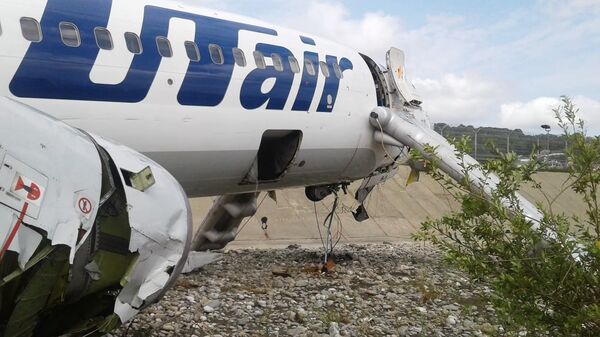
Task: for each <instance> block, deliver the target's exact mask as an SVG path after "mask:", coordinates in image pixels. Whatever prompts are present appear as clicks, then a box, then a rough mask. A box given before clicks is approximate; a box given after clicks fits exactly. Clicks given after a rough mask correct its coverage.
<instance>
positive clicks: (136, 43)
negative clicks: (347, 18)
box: [125, 32, 143, 54]
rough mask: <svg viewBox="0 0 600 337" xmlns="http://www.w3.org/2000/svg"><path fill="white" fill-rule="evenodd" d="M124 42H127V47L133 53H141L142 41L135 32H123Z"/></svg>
mask: <svg viewBox="0 0 600 337" xmlns="http://www.w3.org/2000/svg"><path fill="white" fill-rule="evenodd" d="M125 43H126V44H127V49H128V50H129V51H130V52H131V53H133V54H141V53H142V51H143V49H142V41H140V37H139V36H138V35H137V34H136V33H131V32H127V33H125Z"/></svg>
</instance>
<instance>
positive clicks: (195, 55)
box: [185, 41, 200, 62]
mask: <svg viewBox="0 0 600 337" xmlns="http://www.w3.org/2000/svg"><path fill="white" fill-rule="evenodd" d="M185 52H186V53H187V56H188V58H189V59H190V61H194V62H198V61H200V51H199V50H198V45H197V44H196V42H194V41H186V42H185Z"/></svg>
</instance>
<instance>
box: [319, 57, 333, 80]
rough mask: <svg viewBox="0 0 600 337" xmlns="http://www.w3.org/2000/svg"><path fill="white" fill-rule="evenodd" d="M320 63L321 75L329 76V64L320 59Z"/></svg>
mask: <svg viewBox="0 0 600 337" xmlns="http://www.w3.org/2000/svg"><path fill="white" fill-rule="evenodd" d="M319 63H320V64H321V72H322V73H323V76H325V77H326V78H329V76H331V74H330V73H329V66H328V65H327V63H325V62H323V61H321V62H319Z"/></svg>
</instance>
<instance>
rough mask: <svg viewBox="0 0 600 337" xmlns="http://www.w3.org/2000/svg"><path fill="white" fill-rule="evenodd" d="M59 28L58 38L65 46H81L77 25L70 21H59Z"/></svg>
mask: <svg viewBox="0 0 600 337" xmlns="http://www.w3.org/2000/svg"><path fill="white" fill-rule="evenodd" d="M58 29H59V30H60V38H61V40H62V42H63V43H64V44H65V46H67V47H73V48H77V47H79V46H81V37H80V36H79V29H78V28H77V26H75V25H74V24H72V23H70V22H61V23H60V24H59V25H58Z"/></svg>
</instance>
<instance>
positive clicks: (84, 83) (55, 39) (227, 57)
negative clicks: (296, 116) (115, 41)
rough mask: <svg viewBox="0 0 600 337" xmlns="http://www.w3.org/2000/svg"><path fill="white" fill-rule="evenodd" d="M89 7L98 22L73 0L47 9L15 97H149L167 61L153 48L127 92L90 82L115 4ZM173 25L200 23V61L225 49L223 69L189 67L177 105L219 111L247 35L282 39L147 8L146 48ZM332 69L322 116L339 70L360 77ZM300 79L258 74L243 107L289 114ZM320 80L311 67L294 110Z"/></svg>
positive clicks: (134, 68)
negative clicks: (63, 31) (67, 31)
mask: <svg viewBox="0 0 600 337" xmlns="http://www.w3.org/2000/svg"><path fill="white" fill-rule="evenodd" d="M85 6H86V7H85V11H86V13H93V14H94V15H82V14H81V13H75V12H74V11H73V3H72V0H49V1H48V4H47V6H46V8H45V11H44V14H43V17H42V20H41V26H42V31H43V32H44V39H43V41H42V42H40V43H32V44H31V45H30V47H29V50H28V51H27V54H26V55H25V57H24V59H23V61H22V63H21V65H20V66H19V69H18V70H17V72H16V74H15V76H14V77H13V79H12V81H11V83H10V90H11V92H12V93H13V94H14V95H15V96H17V97H23V98H43V99H63V100H79V101H109V102H123V103H137V102H140V101H142V100H143V99H144V98H145V97H146V96H147V95H148V91H149V90H150V87H151V85H152V82H153V81H154V79H155V77H156V74H157V71H158V68H159V66H160V62H161V60H162V57H161V56H160V54H159V53H158V50H157V49H156V48H147V49H146V50H145V51H144V52H143V53H142V54H138V55H135V56H134V58H133V62H132V64H131V67H130V68H129V70H128V72H127V75H126V77H125V79H124V80H123V82H121V83H120V84H116V85H111V84H97V83H93V82H92V81H91V80H90V72H91V70H92V67H93V66H94V63H95V61H96V58H97V57H98V53H99V51H100V49H99V47H98V46H97V45H96V40H95V37H94V29H95V28H96V27H106V26H107V24H108V19H109V17H110V12H111V7H112V0H88V1H86V2H85ZM172 18H180V19H186V20H190V21H193V22H194V23H195V25H196V36H195V42H196V44H197V45H198V48H199V49H200V53H201V54H203V55H209V50H208V46H209V44H216V45H220V46H221V47H222V49H223V57H224V61H225V62H224V64H221V65H219V64H214V63H213V62H211V60H210V58H209V57H203V58H202V59H201V60H200V62H191V61H190V64H189V66H188V69H187V72H186V75H185V79H184V80H183V83H182V85H181V89H180V91H179V93H178V95H177V100H178V102H179V103H180V104H181V105H187V106H205V107H214V106H218V105H219V104H220V103H221V102H222V101H223V99H224V97H225V95H226V93H227V89H228V87H229V84H230V83H231V78H232V74H233V69H234V66H235V60H234V57H233V51H232V49H233V48H236V47H237V46H238V43H239V32H240V31H251V32H257V33H261V34H265V35H271V36H277V35H278V33H277V31H275V30H273V29H268V28H264V27H259V26H254V25H247V24H242V23H237V22H233V21H227V20H221V19H217V18H211V17H207V16H202V15H197V14H190V13H186V12H181V11H176V10H171V9H166V8H161V7H156V6H146V7H145V9H144V21H143V25H142V31H141V34H140V38H141V41H142V45H145V46H154V45H155V39H156V37H157V36H168V30H169V21H170V20H171V19H172ZM64 21H66V22H72V23H74V24H76V25H77V26H78V27H79V31H80V34H81V46H80V47H79V48H71V47H68V46H66V45H64V44H63V43H62V41H61V38H60V31H59V24H60V23H61V22H64ZM300 38H301V40H302V42H304V43H305V44H307V45H316V44H315V41H314V40H312V39H310V38H306V37H300ZM256 50H258V51H260V52H262V53H263V54H265V55H271V54H272V53H277V54H279V55H281V57H282V58H283V59H284V60H287V59H288V57H289V56H293V54H292V52H291V51H290V50H288V49H287V48H285V47H282V46H277V45H270V44H263V43H259V44H257V45H256ZM304 59H305V60H311V61H312V62H313V64H315V65H318V64H319V55H318V54H317V53H314V52H308V51H307V52H305V54H304ZM325 61H326V64H327V67H328V68H329V73H330V74H332V75H331V76H329V77H328V78H326V80H325V86H324V89H323V92H322V94H321V97H320V101H319V104H318V107H317V111H319V112H331V111H332V110H333V108H334V106H335V101H336V98H337V95H338V91H339V86H340V79H339V78H338V77H337V76H334V75H333V74H334V73H335V70H334V65H335V64H337V65H338V66H339V68H340V69H341V70H342V72H343V71H346V70H352V69H353V64H352V62H351V61H350V60H348V59H347V58H342V59H341V60H339V61H338V58H337V57H336V56H330V55H327V56H326V57H325ZM303 63H304V62H303ZM295 75H296V74H295V73H294V72H293V71H292V69H291V66H290V64H289V63H288V62H284V70H283V71H282V72H281V71H277V70H275V68H274V67H273V66H267V67H266V68H265V69H255V70H253V71H252V72H251V73H250V74H249V75H248V76H247V77H246V78H245V80H244V81H243V84H242V89H241V94H240V103H241V105H242V106H243V107H244V108H246V109H257V108H259V107H261V106H263V105H264V104H265V103H266V107H267V109H271V110H283V108H284V106H285V104H286V102H287V100H288V98H289V96H290V91H291V89H292V83H293V80H294V76H295ZM317 76H318V74H317ZM317 76H315V75H314V74H313V75H311V74H309V73H308V72H307V69H306V67H304V71H303V73H302V81H301V85H300V88H299V90H298V93H297V95H296V99H295V101H294V104H293V108H292V109H293V110H295V111H308V110H309V108H310V105H311V103H312V101H313V99H314V97H315V94H316V88H317ZM272 78H274V79H275V84H274V86H273V88H272V89H271V91H269V92H268V93H263V92H262V91H261V87H262V84H263V83H264V82H265V81H266V80H268V79H272Z"/></svg>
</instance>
